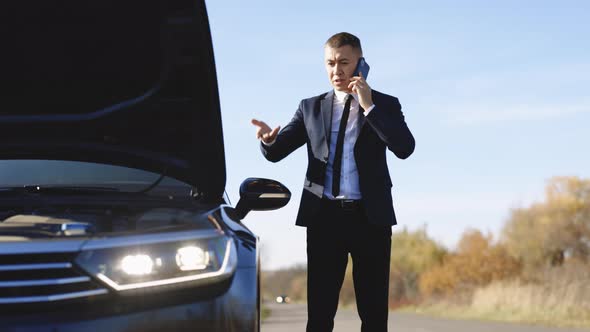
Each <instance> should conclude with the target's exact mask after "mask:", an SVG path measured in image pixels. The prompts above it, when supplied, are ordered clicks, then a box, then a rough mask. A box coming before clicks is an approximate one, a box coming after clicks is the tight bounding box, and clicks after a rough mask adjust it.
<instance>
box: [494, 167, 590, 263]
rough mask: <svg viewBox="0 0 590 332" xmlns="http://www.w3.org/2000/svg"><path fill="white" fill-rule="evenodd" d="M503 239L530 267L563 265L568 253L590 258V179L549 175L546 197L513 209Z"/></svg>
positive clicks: (514, 254) (580, 257) (574, 256)
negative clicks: (529, 204)
mask: <svg viewBox="0 0 590 332" xmlns="http://www.w3.org/2000/svg"><path fill="white" fill-rule="evenodd" d="M502 241H503V242H504V243H505V244H506V247H507V248H508V250H509V252H510V253H511V254H512V255H513V256H514V257H517V258H519V259H521V260H522V261H523V263H524V264H525V265H526V266H527V267H529V268H537V267H541V266H547V265H560V264H561V263H563V260H564V257H565V256H567V257H571V258H572V259H576V260H579V261H583V262H586V261H588V258H589V255H590V247H589V244H590V180H584V179H580V178H577V177H554V178H552V179H550V180H549V181H548V184H547V186H546V189H545V200H544V201H542V202H538V203H535V204H532V205H531V206H530V207H526V208H518V209H514V210H513V211H512V212H511V215H510V217H509V219H508V221H507V223H506V225H505V226H504V229H503V231H502Z"/></svg>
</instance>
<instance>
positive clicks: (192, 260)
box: [76, 231, 237, 291]
mask: <svg viewBox="0 0 590 332" xmlns="http://www.w3.org/2000/svg"><path fill="white" fill-rule="evenodd" d="M76 263H77V264H78V266H79V267H81V268H82V269H84V270H85V271H86V272H88V273H89V274H91V275H93V276H94V277H96V278H97V279H99V280H101V281H102V282H104V283H105V284H107V285H108V286H110V287H111V288H113V289H114V290H117V291H125V290H132V289H145V288H150V287H157V286H164V285H176V284H178V285H183V284H187V285H196V284H202V283H212V282H217V281H222V280H225V279H227V278H229V277H231V275H232V274H233V272H234V271H235V269H236V265H237V254H236V248H235V244H234V241H233V240H232V239H231V238H229V237H227V236H225V235H223V233H220V232H218V231H189V232H176V233H159V234H148V235H143V236H142V235H136V236H132V237H118V238H106V239H94V240H90V241H89V242H88V243H87V244H86V245H85V246H84V247H83V248H82V252H81V253H80V255H78V257H77V258H76Z"/></svg>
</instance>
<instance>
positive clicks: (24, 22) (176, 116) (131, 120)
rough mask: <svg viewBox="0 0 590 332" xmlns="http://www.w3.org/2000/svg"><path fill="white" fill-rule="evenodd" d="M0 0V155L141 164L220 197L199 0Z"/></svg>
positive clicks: (214, 92)
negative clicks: (0, 49) (0, 47)
mask: <svg viewBox="0 0 590 332" xmlns="http://www.w3.org/2000/svg"><path fill="white" fill-rule="evenodd" d="M1 6H2V10H1V11H0V25H1V26H2V29H0V36H1V38H0V40H2V52H0V60H1V62H0V66H1V72H2V76H1V77H0V82H2V83H1V87H0V105H1V106H0V159H55V160H77V161H89V162H98V163H105V164H113V165H120V166H127V167H133V168H140V169H145V170H148V171H153V172H158V173H165V174H166V175H168V176H171V177H174V178H177V179H179V180H182V181H184V182H187V183H189V184H191V185H193V186H194V187H196V189H197V190H198V191H199V192H200V193H202V194H204V195H206V196H209V197H221V196H222V194H223V190H224V187H225V179H226V177H225V159H224V149H223V135H222V126H221V115H220V109H219V96H218V89H217V78H216V73H215V63H214V57H213V49H212V43H211V34H210V30H209V22H208V19H207V12H206V9H205V4H204V2H203V1H202V0H193V1H184V0H157V1H156V0H147V1H146V0H126V1H117V0H100V1H77V0H65V1H59V2H55V1H42V0H34V1H32V2H31V1H27V2H19V1H9V2H7V3H4V4H2V5H1Z"/></svg>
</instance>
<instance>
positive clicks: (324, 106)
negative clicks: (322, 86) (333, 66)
mask: <svg viewBox="0 0 590 332" xmlns="http://www.w3.org/2000/svg"><path fill="white" fill-rule="evenodd" d="M333 101H334V90H330V92H328V93H327V94H326V96H324V99H322V101H321V104H320V109H321V112H322V121H323V126H324V140H325V142H326V143H327V144H326V148H328V147H329V146H330V137H331V135H330V134H331V130H332V128H331V127H332V103H333Z"/></svg>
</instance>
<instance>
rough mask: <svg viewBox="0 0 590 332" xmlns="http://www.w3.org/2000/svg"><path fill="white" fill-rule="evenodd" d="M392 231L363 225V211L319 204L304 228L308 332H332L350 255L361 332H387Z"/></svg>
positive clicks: (385, 227) (386, 228)
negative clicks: (313, 217) (309, 224)
mask: <svg viewBox="0 0 590 332" xmlns="http://www.w3.org/2000/svg"><path fill="white" fill-rule="evenodd" d="M390 253H391V227H390V226H377V225H372V224H369V223H368V222H367V219H366V216H365V214H364V212H363V210H362V206H361V207H360V209H355V210H344V209H342V208H340V207H336V206H334V205H333V204H328V203H327V202H326V201H325V199H322V205H321V208H320V211H319V213H318V215H317V220H314V222H313V223H311V226H308V227H307V312H308V319H307V332H327V331H332V330H333V328H334V316H335V315H336V310H337V308H338V297H339V294H340V289H341V287H342V282H343V280H344V274H345V271H346V265H347V264H348V255H349V254H350V255H351V257H352V269H353V282H354V291H355V296H356V303H357V310H358V314H359V316H360V318H361V321H362V327H361V331H363V332H368V331H370V332H381V331H387V315H388V295H389V261H390Z"/></svg>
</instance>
